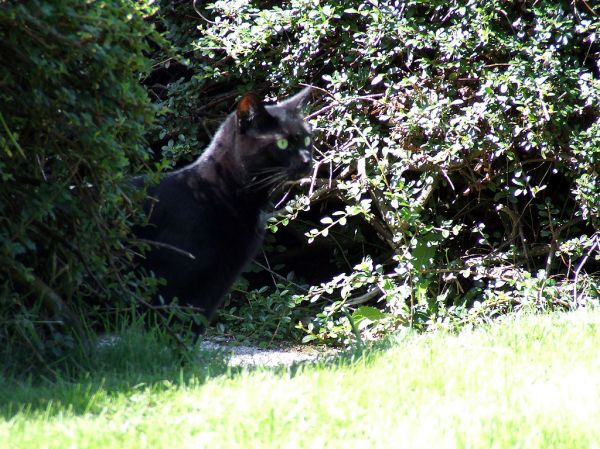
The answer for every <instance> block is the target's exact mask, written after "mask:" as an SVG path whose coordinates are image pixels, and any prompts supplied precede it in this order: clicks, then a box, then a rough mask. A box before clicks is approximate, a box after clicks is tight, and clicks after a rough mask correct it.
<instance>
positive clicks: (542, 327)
mask: <svg viewBox="0 0 600 449" xmlns="http://www.w3.org/2000/svg"><path fill="white" fill-rule="evenodd" d="M388 346H389V347H386V348H380V349H377V350H374V351H372V352H370V353H369V354H367V355H363V356H362V357H359V358H355V359H354V360H351V359H346V360H345V361H338V362H336V363H329V364H327V363H323V364H321V365H318V366H314V365H313V366H310V365H309V366H306V367H303V368H300V369H298V370H289V369H288V370H286V369H280V370H240V371H231V370H228V369H227V368H225V367H224V365H223V363H222V359H221V358H220V357H219V356H215V359H214V363H212V366H211V363H210V362H206V361H205V362H204V363H199V364H198V365H197V366H195V367H193V368H186V369H184V370H179V369H178V368H176V367H172V366H171V367H169V366H168V363H169V359H168V357H162V358H161V357H157V364H156V365H155V366H148V367H147V373H145V372H144V364H143V363H137V362H136V363H134V364H133V365H132V366H133V367H131V366H130V367H129V368H127V364H126V363H125V364H124V366H125V368H124V369H118V370H115V371H113V372H112V373H111V370H110V366H109V365H110V364H109V363H108V364H107V363H104V364H103V365H102V366H103V368H102V369H100V370H99V371H98V374H91V375H89V376H88V377H87V378H85V379H83V380H81V381H80V382H76V383H74V384H61V385H45V386H44V385H41V386H35V387H33V386H30V385H29V386H28V385H20V386H15V385H9V384H7V382H5V383H4V384H3V385H0V399H1V400H2V404H1V409H0V410H1V412H2V413H1V414H0V447H1V448H61V449H62V448H70V447H74V448H102V449H105V448H119V449H121V448H138V447H148V448H194V449H196V448H202V447H210V448H229V447H236V448H280V447H286V448H287V447H290V448H294V447H306V448H338V447H339V448H345V449H347V448H352V447H372V448H388V447H389V448H410V447H415V448H417V447H418V448H446V447H448V448H454V447H457V448H536V447H547V448H567V447H568V448H578V449H579V448H588V447H589V448H592V447H600V425H599V424H598V423H600V313H599V312H577V313H572V314H561V315H549V316H530V317H525V318H518V319H509V320H506V322H504V323H498V324H494V325H492V326H490V327H488V328H481V329H477V330H475V331H465V332H463V333H461V334H460V335H447V334H432V335H421V336H419V335H408V334H407V335H404V336H401V337H397V338H396V339H394V341H393V342H391V343H390V344H389V345H388ZM115 351H117V350H115ZM156 351H158V348H151V350H150V351H148V352H147V353H146V355H147V356H149V357H151V355H152V353H154V352H156ZM103 357H107V358H108V360H107V362H109V361H110V358H111V357H112V358H117V357H123V353H120V355H119V354H117V355H115V353H112V354H105V355H104V356H103ZM119 360H120V361H115V363H116V364H117V365H118V364H119V363H121V364H122V363H123V361H122V359H119ZM117 362H118V363H117ZM207 363H208V364H207ZM149 364H150V365H152V364H151V363H149ZM102 377H104V381H102Z"/></svg>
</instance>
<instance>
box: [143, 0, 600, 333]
mask: <svg viewBox="0 0 600 449" xmlns="http://www.w3.org/2000/svg"><path fill="white" fill-rule="evenodd" d="M190 3H191V2H176V3H172V2H163V7H162V11H161V19H162V23H163V24H164V25H165V26H166V32H167V35H168V38H169V39H170V40H171V41H172V42H173V43H174V45H175V46H176V47H177V48H178V50H179V52H180V58H175V59H173V58H169V59H168V60H166V62H165V61H163V64H162V67H161V69H160V70H159V71H157V72H155V74H156V79H155V81H156V83H155V84H154V85H153V86H152V90H153V92H154V93H155V94H156V96H157V97H158V98H159V99H160V104H161V105H163V106H164V114H163V115H161V117H160V124H161V131H160V135H158V136H156V138H155V139H154V141H155V142H156V145H155V147H156V149H161V152H159V153H160V155H161V156H164V157H166V158H168V159H176V160H179V161H185V160H188V159H189V157H191V156H192V155H193V156H195V155H196V154H198V148H200V147H202V146H203V145H204V144H205V143H206V142H207V141H208V136H207V134H210V132H211V131H212V130H213V129H214V127H215V126H216V125H217V124H218V122H219V120H220V118H221V117H222V116H223V114H224V113H225V112H227V111H228V110H229V108H231V106H232V104H233V101H234V99H235V98H236V97H237V96H239V95H240V94H241V93H242V92H244V91H245V90H248V89H254V90H256V91H259V92H261V93H263V94H266V95H267V96H268V97H270V98H275V97H283V96H284V95H287V94H289V93H291V92H293V91H295V90H296V89H298V88H299V86H300V85H301V84H303V83H306V84H312V85H315V86H317V87H318V90H319V91H320V92H321V94H322V95H321V99H320V100H319V101H318V102H317V103H316V104H315V105H314V107H313V109H312V114H311V115H310V118H311V120H312V123H313V125H314V127H315V132H316V135H317V138H318V142H317V145H316V149H317V162H316V168H315V172H314V176H313V177H312V179H311V180H310V182H308V183H306V184H305V186H304V187H303V188H301V189H298V190H297V192H300V196H299V197H297V198H296V199H295V200H293V201H292V202H290V203H288V205H287V206H286V208H285V210H284V211H283V213H280V214H277V215H275V216H274V217H273V218H272V219H271V221H270V228H271V230H272V231H277V232H276V233H275V234H274V235H273V236H272V237H271V239H270V244H269V245H267V247H266V248H265V255H264V257H263V256H260V257H259V258H258V259H259V263H260V264H261V265H262V266H263V268H266V269H267V270H269V271H270V273H269V274H268V275H265V276H262V277H261V276H260V275H257V274H255V273H248V274H247V275H246V277H245V282H243V283H242V284H240V289H241V290H242V291H245V290H248V289H250V290H251V291H250V292H249V294H248V292H244V294H243V295H236V294H234V295H233V297H232V302H231V307H232V308H231V309H229V310H228V311H226V312H225V313H224V314H223V321H222V323H221V328H222V329H223V328H226V329H227V328H229V329H231V328H234V329H236V330H237V331H239V329H240V328H244V329H245V330H247V331H248V332H249V333H258V334H259V335H261V334H264V335H271V336H273V334H277V333H279V334H282V335H283V334H285V333H286V332H294V331H297V329H295V326H296V324H297V323H298V321H299V320H298V318H302V323H304V324H302V325H301V326H300V328H302V329H303V330H304V332H306V333H307V336H306V339H314V338H319V339H332V338H333V339H345V338H347V337H348V336H351V335H352V333H351V331H352V329H353V324H354V325H357V327H358V328H360V329H361V330H371V331H375V330H377V329H380V328H382V326H383V327H385V326H395V325H398V324H403V323H406V324H412V325H415V326H428V325H444V326H452V325H454V323H464V322H465V321H466V322H470V321H472V320H474V319H475V320H478V319H480V318H487V317H491V316H494V315H497V314H498V313H503V312H505V311H507V310H512V309H515V308H524V307H528V308H534V309H537V308H548V307H550V308H552V307H556V306H560V307H576V306H578V305H581V304H586V303H588V302H589V301H590V300H591V301H597V298H598V277H597V272H598V268H599V265H598V249H599V245H600V243H599V234H598V230H599V228H600V222H599V221H598V205H599V204H600V186H599V183H598V164H599V160H600V157H599V156H600V118H599V117H600V114H599V107H600V106H599V105H600V68H599V66H598V59H599V56H600V47H599V46H598V42H597V36H598V33H599V32H600V21H598V20H597V17H598V14H599V13H600V9H598V7H597V6H595V5H594V4H593V2H568V1H559V2H556V1H536V2H528V1H511V2H504V1H499V0H493V1H486V2H477V1H473V0H461V1H458V2H451V3H448V2H443V1H415V0H406V1H399V0H398V1H386V2H383V1H377V0H372V1H369V2H363V1H348V2H337V1H332V0H330V1H327V0H322V1H317V0H292V1H286V2H282V3H279V2H275V3H274V2H270V1H253V2H249V1H245V0H237V1H217V2H212V3H207V4H204V5H203V6H204V8H203V9H202V10H201V11H195V10H194V9H193V8H192V5H191V4H190ZM594 8H595V9H594ZM207 130H208V131H209V132H208V133H207ZM280 207H281V206H280ZM265 283H268V284H269V285H271V287H265V286H264V284H265ZM254 286H260V288H261V290H252V289H253V288H254ZM307 291H308V294H307ZM236 298H237V299H236ZM594 298H595V299H594ZM367 302H370V304H368V305H367ZM307 303H313V307H314V306H315V305H316V306H317V308H318V314H317V315H316V318H315V317H314V316H310V311H306V310H304V309H303V308H302V307H303V306H304V305H306V304H307ZM265 310H267V311H268V312H265ZM312 310H313V311H314V310H315V309H314V308H313V309H312ZM306 314H309V316H305V315H306ZM273 316H275V317H277V318H276V319H272V317H273ZM239 323H242V324H241V327H240V326H239ZM354 330H356V326H354ZM273 338H276V337H273Z"/></svg>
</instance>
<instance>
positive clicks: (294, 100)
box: [279, 86, 314, 111]
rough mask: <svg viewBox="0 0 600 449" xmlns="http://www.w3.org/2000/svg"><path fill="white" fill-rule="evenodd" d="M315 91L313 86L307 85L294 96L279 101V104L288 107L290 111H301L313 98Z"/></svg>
mask: <svg viewBox="0 0 600 449" xmlns="http://www.w3.org/2000/svg"><path fill="white" fill-rule="evenodd" d="M313 92H314V89H313V88H312V87H310V86H308V87H305V88H304V89H302V90H301V91H300V92H298V93H297V94H296V95H294V96H293V97H290V98H288V99H286V100H284V101H282V102H281V103H279V106H281V107H282V108H284V109H287V110H288V111H301V110H302V108H304V107H305V106H306V105H307V104H308V101H309V100H310V99H311V98H312V94H313Z"/></svg>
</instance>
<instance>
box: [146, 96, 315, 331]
mask: <svg viewBox="0 0 600 449" xmlns="http://www.w3.org/2000/svg"><path fill="white" fill-rule="evenodd" d="M309 96H310V90H309V89H305V90H303V91H302V92H300V93H299V94H297V95H296V96H294V97H291V98H289V99H288V100H286V101H284V102H282V103H279V104H276V105H269V106H265V105H264V104H263V103H262V101H261V100H260V99H259V98H258V97H257V96H256V95H254V94H248V95H246V96H244V97H243V98H242V99H241V101H240V102H239V104H238V106H237V109H236V111H235V112H233V113H232V114H231V115H229V116H228V117H227V119H226V120H225V121H224V123H223V124H222V125H221V127H220V128H219V130H218V132H217V133H216V134H215V136H214V138H213V140H212V142H211V144H210V146H209V147H208V148H207V149H206V150H205V151H204V153H203V154H202V155H201V156H200V158H199V159H198V160H196V162H194V163H192V164H190V165H188V166H186V167H184V168H182V169H180V170H177V171H174V172H172V173H169V174H167V175H166V176H165V177H164V178H163V179H162V180H161V181H160V183H158V184H157V185H154V186H149V187H148V189H147V192H148V200H147V202H146V211H147V213H148V214H149V223H148V225H146V226H144V227H142V228H140V229H138V230H137V231H136V234H137V235H138V237H139V238H141V239H144V240H146V241H150V242H155V243H154V244H152V243H151V244H150V249H149V251H147V252H146V254H145V257H144V259H143V262H142V265H143V266H144V267H145V268H146V269H147V270H148V271H152V272H154V274H155V275H156V276H157V277H161V278H164V279H165V280H166V281H167V284H166V285H165V286H162V287H161V288H160V289H159V294H160V295H161V296H162V298H163V300H164V301H165V302H170V301H172V300H173V299H174V298H177V299H178V301H179V304H181V305H192V306H194V307H197V308H198V309H200V310H201V311H202V313H203V314H204V316H205V317H206V319H207V320H208V321H209V322H210V320H212V319H213V317H214V315H215V311H216V310H217V308H218V307H219V306H220V305H221V302H222V300H223V296H224V295H225V293H227V291H228V290H229V288H230V287H231V285H232V284H233V282H234V281H235V279H236V277H237V276H238V275H239V273H240V271H241V270H242V269H243V267H244V266H245V265H246V264H247V263H248V262H249V261H250V259H251V258H252V257H253V256H254V255H255V253H256V252H257V250H258V248H259V246H260V245H261V243H262V239H263V235H264V223H263V219H262V216H263V210H264V209H265V208H266V207H267V206H268V203H269V195H270V194H271V193H272V192H273V190H274V189H275V188H276V187H277V186H278V185H280V184H281V183H283V182H285V181H289V180H295V179H299V178H301V177H303V176H305V175H306V174H307V173H308V171H309V169H310V165H311V162H312V137H311V130H310V127H309V125H308V124H307V123H306V122H305V121H304V119H303V118H302V116H301V111H300V109H301V107H302V106H303V105H304V103H305V101H306V100H307V99H308V97H309ZM281 139H286V141H287V143H288V145H287V147H286V148H285V149H282V148H280V146H284V145H283V142H282V140H281ZM278 142H279V146H278ZM142 183H143V182H142Z"/></svg>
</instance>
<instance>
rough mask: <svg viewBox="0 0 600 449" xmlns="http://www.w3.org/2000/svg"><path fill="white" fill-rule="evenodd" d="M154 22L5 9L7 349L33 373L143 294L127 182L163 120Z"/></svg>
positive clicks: (77, 11)
mask: <svg viewBox="0 0 600 449" xmlns="http://www.w3.org/2000/svg"><path fill="white" fill-rule="evenodd" d="M147 12H148V10H147V8H146V7H142V6H139V5H137V4H136V3H132V2H127V1H124V0H122V1H121V0H120V1H116V2H109V3H104V2H81V1H78V0H60V1H55V2H44V1H36V0H29V1H19V2H12V1H7V2H0V67H1V68H0V177H1V180H2V181H1V184H0V248H1V249H0V344H1V345H2V348H3V350H2V352H3V354H2V355H7V354H8V353H10V354H12V357H13V358H14V357H16V355H18V354H20V355H21V358H22V361H24V362H25V363H24V364H23V365H22V366H27V365H28V364H29V365H30V368H31V369H35V367H37V366H40V364H41V365H46V366H51V364H52V363H54V362H55V361H57V360H60V359H61V358H62V357H64V356H65V354H67V352H68V351H69V350H70V349H73V348H74V347H76V346H77V345H76V342H75V341H74V340H73V339H74V338H82V337H83V333H84V332H85V330H86V329H87V328H88V327H89V326H91V325H94V323H95V322H97V321H98V320H102V319H104V318H102V316H101V314H99V313H97V312H98V310H97V309H98V308H101V309H102V312H103V313H106V309H107V308H110V307H113V306H114V305H115V304H116V303H117V302H118V301H120V300H122V299H127V297H128V291H129V290H131V291H134V290H135V289H136V288H141V285H140V284H138V281H137V280H136V279H135V278H134V277H133V276H132V275H130V274H129V271H130V269H129V268H128V267H127V265H126V264H127V263H128V261H129V260H130V259H131V250H130V249H128V248H127V247H126V246H125V242H126V236H127V233H128V222H129V221H130V220H131V216H132V214H133V211H134V208H133V207H132V201H133V197H132V196H131V192H129V189H128V188H127V187H126V185H125V184H126V183H125V182H124V181H125V178H126V176H127V175H128V174H131V172H132V171H134V170H136V169H139V167H140V166H141V164H142V163H143V161H144V160H145V159H147V151H146V149H145V145H144V140H143V137H142V136H143V134H144V132H146V130H147V128H148V127H149V125H150V124H151V121H152V117H153V114H154V112H153V107H152V106H151V104H150V101H149V99H148V97H147V93H146V91H145V89H144V88H143V87H142V86H141V84H140V83H139V80H140V75H141V74H143V73H145V72H147V71H148V69H149V68H150V64H149V60H148V59H147V57H146V56H145V55H144V52H145V51H146V50H147V49H148V44H147V42H148V39H149V38H152V37H153V36H154V34H155V33H154V31H153V29H152V27H151V26H149V25H148V24H147V23H146V22H145V21H144V17H143V14H145V13H147ZM6 351H8V352H6ZM4 360H5V362H6V361H7V360H8V358H4ZM5 368H6V366H5Z"/></svg>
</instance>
